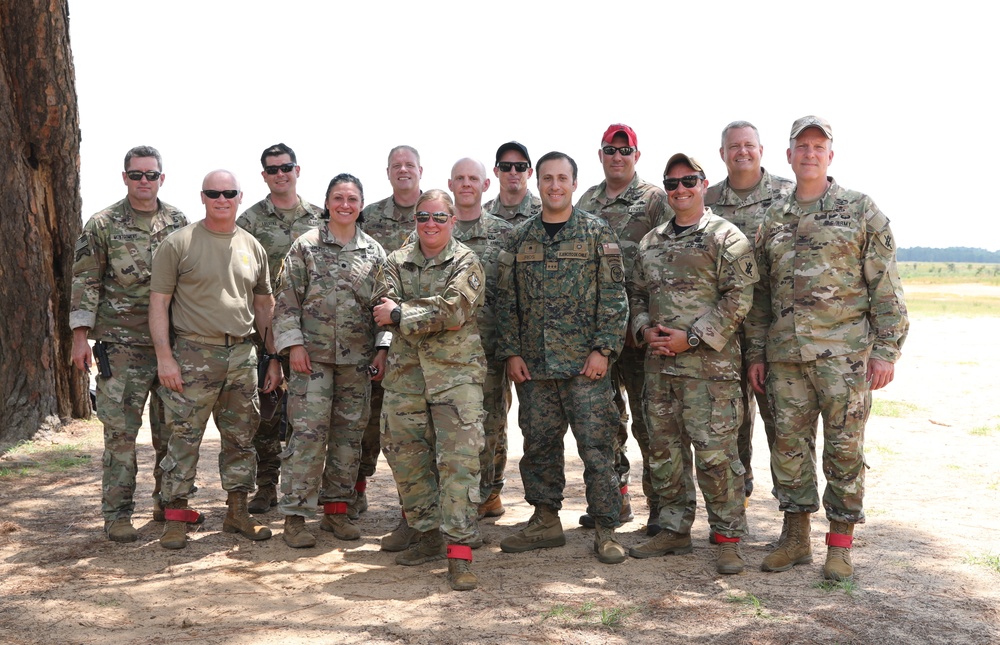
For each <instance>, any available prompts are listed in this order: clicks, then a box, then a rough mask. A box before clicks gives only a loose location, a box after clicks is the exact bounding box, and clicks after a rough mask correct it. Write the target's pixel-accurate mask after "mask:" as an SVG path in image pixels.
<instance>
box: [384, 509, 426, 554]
mask: <svg viewBox="0 0 1000 645" xmlns="http://www.w3.org/2000/svg"><path fill="white" fill-rule="evenodd" d="M419 539H420V531H418V530H416V529H413V528H410V525H409V523H407V521H406V516H405V515H404V516H403V517H402V518H400V520H399V524H397V525H396V528H394V529H393V530H392V533H390V534H389V535H387V536H385V537H384V538H382V543H381V545H380V546H379V548H380V549H381V550H382V551H390V552H392V553H395V552H397V551H405V550H406V549H408V548H410V546H412V545H414V544H416V543H417V540H419Z"/></svg>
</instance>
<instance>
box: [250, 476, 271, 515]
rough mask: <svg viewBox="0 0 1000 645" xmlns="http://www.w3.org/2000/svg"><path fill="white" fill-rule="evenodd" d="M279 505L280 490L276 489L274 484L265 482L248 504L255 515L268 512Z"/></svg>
mask: <svg viewBox="0 0 1000 645" xmlns="http://www.w3.org/2000/svg"><path fill="white" fill-rule="evenodd" d="M277 505H278V491H277V490H275V488H274V484H264V485H263V486H260V487H258V488H257V492H256V493H254V496H253V499H252V500H250V503H249V504H247V510H248V511H250V512H251V513H253V514H254V515H260V514H261V513H266V512H268V511H269V510H271V509H272V508H274V507H275V506H277Z"/></svg>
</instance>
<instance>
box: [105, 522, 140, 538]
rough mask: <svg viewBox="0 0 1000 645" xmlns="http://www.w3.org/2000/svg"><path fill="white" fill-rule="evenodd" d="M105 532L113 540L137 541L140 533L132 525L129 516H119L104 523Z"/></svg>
mask: <svg viewBox="0 0 1000 645" xmlns="http://www.w3.org/2000/svg"><path fill="white" fill-rule="evenodd" d="M104 533H105V534H106V535H107V536H108V539H109V540H111V541H112V542H135V541H136V539H137V538H138V537H139V534H138V533H136V532H135V527H134V526H132V520H130V519H129V518H127V517H119V518H118V519H117V520H111V521H110V522H105V523H104Z"/></svg>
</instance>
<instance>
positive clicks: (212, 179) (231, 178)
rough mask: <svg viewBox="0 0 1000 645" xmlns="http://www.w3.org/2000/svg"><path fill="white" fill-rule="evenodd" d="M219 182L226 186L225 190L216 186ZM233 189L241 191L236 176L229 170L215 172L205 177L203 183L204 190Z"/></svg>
mask: <svg viewBox="0 0 1000 645" xmlns="http://www.w3.org/2000/svg"><path fill="white" fill-rule="evenodd" d="M219 182H221V183H222V184H225V186H224V187H223V188H219V187H218V186H216V184H218V183H219ZM233 188H235V189H236V190H240V182H239V180H238V179H236V175H234V174H233V173H231V172H229V171H228V170H222V169H219V170H213V171H212V172H210V173H208V174H207V175H205V178H204V179H203V180H202V182H201V189H202V190H206V189H208V190H231V189H233Z"/></svg>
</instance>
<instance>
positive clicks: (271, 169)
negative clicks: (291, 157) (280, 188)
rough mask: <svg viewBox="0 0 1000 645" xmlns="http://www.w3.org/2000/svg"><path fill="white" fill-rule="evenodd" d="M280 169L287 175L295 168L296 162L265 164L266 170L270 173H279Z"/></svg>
mask: <svg viewBox="0 0 1000 645" xmlns="http://www.w3.org/2000/svg"><path fill="white" fill-rule="evenodd" d="M279 170H280V171H281V172H283V173H285V174H286V175H287V174H288V173H290V172H292V171H293V170H295V164H294V163H283V164H281V165H280V166H264V172H266V173H267V174H269V175H277V174H278V171H279Z"/></svg>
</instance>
